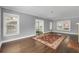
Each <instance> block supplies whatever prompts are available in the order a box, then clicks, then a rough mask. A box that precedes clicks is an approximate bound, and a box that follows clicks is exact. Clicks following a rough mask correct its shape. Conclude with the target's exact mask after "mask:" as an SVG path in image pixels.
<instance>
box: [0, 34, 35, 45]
mask: <svg viewBox="0 0 79 59" xmlns="http://www.w3.org/2000/svg"><path fill="white" fill-rule="evenodd" d="M31 36H35V35H29V36H23V37H19V38H13V39H8V40H5V41H1V42H0V43H1V45H2V44H3V43H6V42H11V41H15V40H21V39H23V38H27V37H31Z"/></svg>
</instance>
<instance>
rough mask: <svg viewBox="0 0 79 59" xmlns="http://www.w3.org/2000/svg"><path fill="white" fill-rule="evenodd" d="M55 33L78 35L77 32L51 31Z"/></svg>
mask: <svg viewBox="0 0 79 59" xmlns="http://www.w3.org/2000/svg"><path fill="white" fill-rule="evenodd" d="M52 32H57V33H64V34H72V35H78V34H77V33H70V32H59V31H52Z"/></svg>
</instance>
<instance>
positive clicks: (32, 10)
mask: <svg viewBox="0 0 79 59" xmlns="http://www.w3.org/2000/svg"><path fill="white" fill-rule="evenodd" d="M3 8H7V9H11V10H15V11H19V12H22V13H27V14H30V15H34V16H39V17H43V18H48V19H52V20H54V19H58V18H59V19H61V18H65V17H78V16H79V7H78V6H4V7H3ZM52 11H53V12H52Z"/></svg>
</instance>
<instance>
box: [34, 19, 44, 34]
mask: <svg viewBox="0 0 79 59" xmlns="http://www.w3.org/2000/svg"><path fill="white" fill-rule="evenodd" d="M35 27H36V28H35V29H36V34H37V35H39V34H42V33H43V32H44V20H40V19H36V21H35Z"/></svg>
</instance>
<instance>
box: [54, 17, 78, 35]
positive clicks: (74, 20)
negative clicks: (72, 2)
mask: <svg viewBox="0 0 79 59" xmlns="http://www.w3.org/2000/svg"><path fill="white" fill-rule="evenodd" d="M59 20H63V21H64V20H70V21H71V30H70V31H69V32H66V31H58V30H57V29H56V22H57V21H59ZM59 20H54V23H53V31H54V32H65V33H70V34H77V31H78V30H77V29H78V27H77V24H76V23H79V17H74V18H64V19H59Z"/></svg>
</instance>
